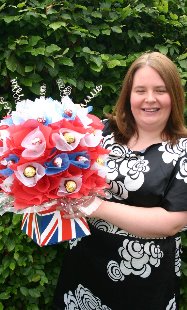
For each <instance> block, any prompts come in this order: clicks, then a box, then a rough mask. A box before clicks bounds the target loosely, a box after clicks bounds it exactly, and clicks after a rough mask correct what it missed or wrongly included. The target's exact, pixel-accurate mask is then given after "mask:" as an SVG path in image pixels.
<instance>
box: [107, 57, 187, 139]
mask: <svg viewBox="0 0 187 310" xmlns="http://www.w3.org/2000/svg"><path fill="white" fill-rule="evenodd" d="M144 66H150V67H151V68H153V69H155V70H156V71H157V72H158V74H159V75H160V76H161V78H162V79H163V81H164V83H165V85H166V88H167V91H168V93H169V95H170V98H171V114H170V116H169V119H168V121H167V124H166V126H165V128H164V130H163V132H162V136H163V137H165V138H166V139H167V140H168V141H170V142H171V144H174V143H176V142H177V140H178V139H179V138H180V137H187V129H186V128H185V124H184V105H185V98H184V90H183V86H182V84H181V78H180V75H179V72H178V69H177V67H176V65H175V64H174V63H173V62H172V61H171V60H170V59H169V58H168V57H167V56H165V55H163V54H161V53H159V52H151V53H145V54H143V55H142V56H140V57H139V58H137V59H136V60H135V61H134V62H133V63H132V64H131V66H130V68H129V70H128V71H127V74H126V76H125V78H124V80H123V86H122V89H121V92H120V95H119V98H118V100H117V103H116V105H115V109H114V112H113V114H112V117H111V125H112V128H113V130H114V136H115V140H116V142H119V143H122V144H126V143H128V141H129V139H130V138H131V137H132V136H133V135H134V134H137V136H138V129H137V126H136V122H135V119H134V117H133V114H132V112H131V106H130V94H131V89H132V83H133V78H134V74H135V72H136V71H137V70H138V69H139V68H141V67H144Z"/></svg>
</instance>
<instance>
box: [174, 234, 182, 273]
mask: <svg viewBox="0 0 187 310" xmlns="http://www.w3.org/2000/svg"><path fill="white" fill-rule="evenodd" d="M175 242H176V251H175V273H176V276H177V277H180V275H181V270H180V267H181V258H180V254H181V251H182V250H181V237H177V238H175Z"/></svg>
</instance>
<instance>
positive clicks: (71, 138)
mask: <svg viewBox="0 0 187 310" xmlns="http://www.w3.org/2000/svg"><path fill="white" fill-rule="evenodd" d="M63 136H64V139H65V140H66V142H67V143H68V144H71V143H74V142H75V136H74V135H73V134H72V133H71V132H64V134H63Z"/></svg>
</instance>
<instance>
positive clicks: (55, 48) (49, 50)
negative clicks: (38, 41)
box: [46, 44, 61, 54]
mask: <svg viewBox="0 0 187 310" xmlns="http://www.w3.org/2000/svg"><path fill="white" fill-rule="evenodd" d="M60 50H61V48H60V47H59V46H58V45H56V44H51V45H48V46H47V47H46V52H47V53H49V54H53V53H54V52H58V51H60Z"/></svg>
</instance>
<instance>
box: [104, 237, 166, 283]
mask: <svg viewBox="0 0 187 310" xmlns="http://www.w3.org/2000/svg"><path fill="white" fill-rule="evenodd" d="M119 254H120V256H121V258H122V260H121V263H120V264H119V265H118V263H116V264H115V262H114V261H110V262H109V263H108V265H107V272H108V275H109V277H110V278H111V279H112V280H113V281H118V280H121V281H122V279H123V278H122V276H121V274H120V271H121V273H122V274H123V275H124V276H126V275H130V274H134V275H137V276H140V277H141V278H147V277H148V276H149V275H150V274H151V266H154V267H158V266H159V265H160V259H161V258H162V257H163V252H162V251H161V250H160V247H159V246H158V245H155V243H154V242H153V241H151V242H146V243H145V244H143V243H140V242H139V241H138V240H135V241H130V240H128V239H125V240H124V242H123V247H121V248H119ZM111 262H112V265H111ZM111 266H112V267H113V268H111ZM118 266H119V268H120V271H119V270H118V268H117V267H118ZM114 267H115V268H114ZM119 275H120V276H119Z"/></svg>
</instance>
